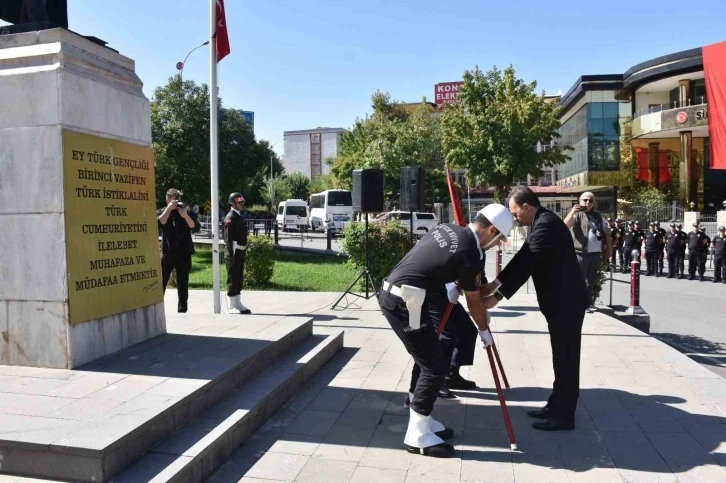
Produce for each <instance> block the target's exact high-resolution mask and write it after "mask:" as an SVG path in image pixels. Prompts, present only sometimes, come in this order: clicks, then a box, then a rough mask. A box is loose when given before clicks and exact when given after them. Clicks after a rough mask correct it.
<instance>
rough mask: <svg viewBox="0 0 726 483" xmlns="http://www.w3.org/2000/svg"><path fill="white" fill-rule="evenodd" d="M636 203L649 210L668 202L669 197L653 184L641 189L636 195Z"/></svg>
mask: <svg viewBox="0 0 726 483" xmlns="http://www.w3.org/2000/svg"><path fill="white" fill-rule="evenodd" d="M635 203H636V204H638V205H643V206H645V207H647V208H648V209H649V210H656V209H658V208H661V207H663V206H666V205H667V204H668V198H667V196H666V195H665V193H663V192H661V190H659V189H658V188H655V187H653V186H650V187H647V188H644V189H642V190H640V191H639V192H638V193H637V194H636V195H635Z"/></svg>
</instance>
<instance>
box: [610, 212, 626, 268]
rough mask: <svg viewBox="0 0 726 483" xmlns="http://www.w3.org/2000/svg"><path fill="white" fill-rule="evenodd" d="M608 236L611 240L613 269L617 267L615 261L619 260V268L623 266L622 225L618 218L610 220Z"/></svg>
mask: <svg viewBox="0 0 726 483" xmlns="http://www.w3.org/2000/svg"><path fill="white" fill-rule="evenodd" d="M610 223H611V225H610V238H611V239H612V241H613V256H612V260H611V263H612V265H613V270H615V269H616V267H617V261H618V260H620V269H621V270H622V269H623V268H624V263H623V227H622V226H620V218H616V219H615V221H612V220H610Z"/></svg>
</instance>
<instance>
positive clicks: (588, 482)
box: [563, 456, 623, 483]
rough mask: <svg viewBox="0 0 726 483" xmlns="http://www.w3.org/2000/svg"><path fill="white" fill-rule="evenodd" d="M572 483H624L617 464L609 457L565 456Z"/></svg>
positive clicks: (566, 467) (568, 474)
mask: <svg viewBox="0 0 726 483" xmlns="http://www.w3.org/2000/svg"><path fill="white" fill-rule="evenodd" d="M563 460H564V463H565V469H566V470H567V478H568V479H569V480H570V483H622V481H623V478H622V477H621V476H620V473H619V472H618V470H617V468H616V467H615V463H613V461H612V459H610V458H609V457H604V458H590V457H586V456H563Z"/></svg>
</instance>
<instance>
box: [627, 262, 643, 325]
mask: <svg viewBox="0 0 726 483" xmlns="http://www.w3.org/2000/svg"><path fill="white" fill-rule="evenodd" d="M625 312H626V313H628V314H644V313H645V310H643V308H642V307H641V306H640V251H639V250H633V261H632V262H630V307H628V310H626V311H625Z"/></svg>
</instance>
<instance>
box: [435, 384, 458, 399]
mask: <svg viewBox="0 0 726 483" xmlns="http://www.w3.org/2000/svg"><path fill="white" fill-rule="evenodd" d="M439 397H440V398H441V399H454V398H455V397H456V395H454V393H452V392H451V391H449V388H448V387H446V386H444V385H442V386H441V388H440V389H439Z"/></svg>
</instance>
